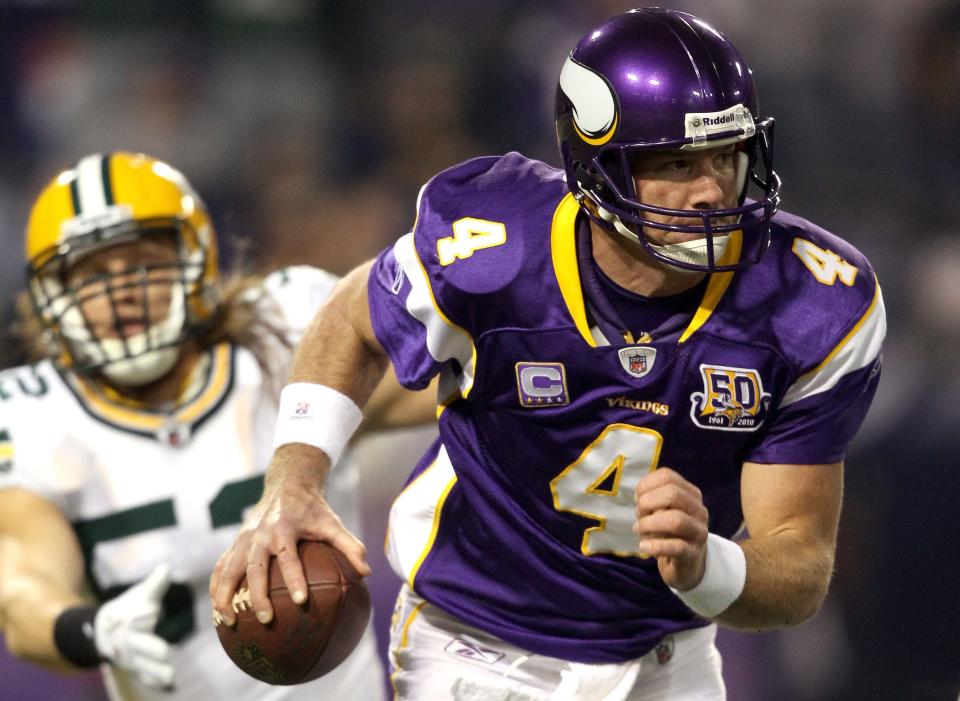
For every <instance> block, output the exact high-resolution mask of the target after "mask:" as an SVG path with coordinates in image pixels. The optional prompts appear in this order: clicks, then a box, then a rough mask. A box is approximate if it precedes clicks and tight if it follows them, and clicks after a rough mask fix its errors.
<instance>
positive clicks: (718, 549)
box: [670, 533, 747, 618]
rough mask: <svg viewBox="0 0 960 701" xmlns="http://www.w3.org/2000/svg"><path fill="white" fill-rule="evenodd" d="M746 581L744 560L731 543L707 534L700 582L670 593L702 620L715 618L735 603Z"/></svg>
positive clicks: (745, 560)
mask: <svg viewBox="0 0 960 701" xmlns="http://www.w3.org/2000/svg"><path fill="white" fill-rule="evenodd" d="M746 581H747V558H746V557H745V556H744V554H743V548H741V547H740V546H739V545H737V544H736V543H734V542H733V541H732V540H727V539H726V538H721V537H720V536H718V535H715V534H713V533H709V534H708V535H707V561H706V564H705V567H704V570H703V579H701V580H700V583H699V584H698V585H697V586H695V587H694V588H693V589H688V590H687V591H677V590H676V589H674V588H673V587H671V588H670V590H671V591H672V592H673V593H674V594H676V595H677V596H678V597H680V600H681V601H683V603H685V604H686V605H687V606H689V607H690V608H691V609H692V610H693V611H694V612H696V613H699V614H700V615H701V616H704V617H705V618H713V617H714V616H719V615H720V614H721V613H723V612H724V611H726V610H727V608H728V607H729V606H730V604H732V603H733V602H734V601H736V600H737V599H738V598H739V596H740V594H741V592H743V585H744V584H745V583H746Z"/></svg>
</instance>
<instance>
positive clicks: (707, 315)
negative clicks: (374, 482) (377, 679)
mask: <svg viewBox="0 0 960 701" xmlns="http://www.w3.org/2000/svg"><path fill="white" fill-rule="evenodd" d="M759 114H760V113H759V109H758V102H757V93H756V88H755V86H754V82H753V78H752V76H751V72H750V69H749V67H748V65H747V63H746V61H745V60H744V59H743V57H742V56H741V55H740V54H739V52H738V51H737V50H736V49H735V48H734V46H733V45H732V44H731V43H730V42H729V41H728V40H727V39H726V38H725V37H724V36H723V35H722V34H721V33H720V32H718V31H717V30H716V29H714V28H713V27H711V26H710V25H708V24H707V23H705V22H703V21H702V20H700V19H698V18H696V17H693V16H691V15H688V14H684V13H681V12H676V11H673V10H663V9H641V10H634V11H631V12H628V13H626V14H624V15H621V16H618V17H615V18H613V19H611V20H610V21H608V22H606V23H604V24H602V25H600V26H599V27H597V28H595V29H594V30H593V31H591V32H590V33H588V34H587V35H586V36H585V37H584V38H583V39H582V40H581V41H580V42H579V43H578V44H577V45H576V46H575V47H574V49H573V50H572V51H571V53H570V55H569V56H568V58H567V60H566V62H565V63H564V65H563V66H562V68H561V70H560V75H559V81H558V88H557V101H556V127H557V137H558V143H559V148H560V154H561V157H562V160H563V165H564V168H563V170H557V169H554V168H551V167H549V166H547V165H545V164H544V163H540V162H537V161H532V160H529V159H527V158H524V157H523V156H521V155H519V154H517V153H510V154H507V155H506V156H502V157H485V158H476V159H473V160H470V161H467V162H466V163H463V164H460V165H457V166H454V167H453V168H450V169H449V170H446V171H444V172H442V173H440V174H438V175H437V176H435V177H434V178H433V179H432V180H430V182H428V183H427V184H426V185H425V186H424V188H423V190H422V191H421V193H420V197H419V200H418V204H417V218H416V221H415V224H414V226H413V230H412V232H410V233H408V234H407V235H406V236H403V237H401V238H400V239H399V241H397V243H396V244H395V245H394V246H392V247H391V248H389V249H387V250H386V251H384V252H383V253H382V254H381V255H380V256H379V257H378V258H377V259H376V260H374V261H371V262H369V263H367V264H365V265H363V266H361V267H359V268H358V269H356V270H355V271H354V272H353V273H351V274H350V275H349V276H347V277H346V278H345V279H344V280H343V281H342V282H341V283H340V285H339V286H338V288H337V290H336V291H335V292H334V293H333V296H332V299H331V302H330V303H329V304H328V305H327V306H326V307H324V309H323V310H321V311H320V313H319V315H318V316H317V317H316V319H315V320H314V323H313V324H312V326H311V328H310V330H309V331H308V333H307V335H306V336H305V338H304V340H303V342H302V343H301V345H300V347H299V349H298V352H297V357H296V361H295V366H294V370H293V373H292V375H291V377H290V384H289V385H288V386H287V387H286V388H285V389H284V392H283V397H282V399H281V412H280V417H279V420H278V426H277V434H276V440H275V445H276V446H277V450H276V452H275V454H274V458H273V462H272V464H271V467H270V469H269V472H268V476H267V479H266V487H265V490H264V495H263V498H262V500H261V501H260V502H259V504H258V506H257V507H256V508H255V510H254V516H253V518H251V519H250V520H248V521H247V523H246V525H245V527H244V528H243V530H242V531H241V533H240V535H239V536H238V538H237V540H236V541H235V543H234V544H233V546H232V547H231V548H230V549H229V550H228V551H227V552H226V553H225V554H224V555H223V556H222V557H221V559H220V561H219V562H218V565H217V568H216V570H215V571H214V575H213V578H212V580H211V595H212V598H213V601H214V605H215V607H216V608H217V610H218V611H219V612H220V613H221V614H222V615H223V616H224V618H226V619H227V621H228V622H229V621H232V619H233V613H232V611H231V610H230V606H229V602H230V599H231V596H232V594H233V593H234V589H235V587H236V585H237V583H238V581H239V579H240V578H241V577H242V576H243V575H244V574H246V575H247V578H248V582H249V584H250V590H251V595H252V599H253V604H254V607H255V608H256V610H257V611H258V613H259V614H260V615H261V620H264V621H268V620H270V617H271V615H272V611H271V606H270V602H269V599H268V598H267V596H266V587H265V576H266V575H265V572H266V563H267V561H268V559H269V557H270V555H271V554H277V555H278V557H279V559H280V562H281V567H282V570H283V573H284V578H285V580H286V582H287V584H288V586H289V587H290V589H291V591H292V592H293V593H294V598H295V599H302V598H303V596H304V593H303V588H304V578H303V574H302V571H301V567H300V563H299V562H298V560H297V558H296V555H295V552H296V549H295V547H294V543H295V542H296V540H297V539H298V538H314V539H320V540H327V541H330V542H331V543H333V544H334V545H336V546H337V547H339V548H341V549H342V550H343V551H344V552H345V553H346V554H347V555H348V556H349V557H350V558H351V560H353V561H354V562H355V564H356V565H357V566H358V567H359V568H361V569H362V570H364V571H365V570H366V565H365V560H364V547H363V545H362V544H361V543H360V542H359V541H358V540H357V539H356V538H355V537H354V536H353V535H352V534H350V533H349V532H348V531H347V530H345V529H344V528H343V526H342V525H341V523H340V521H339V519H338V518H337V516H336V515H335V514H334V513H333V512H332V511H331V509H330V508H329V507H328V505H327V504H326V502H325V500H324V497H323V490H322V484H323V480H324V478H325V475H326V473H327V471H328V466H329V464H330V462H331V458H332V459H334V460H335V458H336V456H337V455H338V453H339V450H340V447H341V446H342V445H343V442H344V441H345V440H346V438H347V436H349V434H350V431H351V430H352V429H353V427H354V426H355V425H356V423H357V421H358V417H359V411H360V410H359V408H358V407H362V406H363V404H364V402H366V400H367V398H368V397H369V396H370V392H371V391H372V388H373V387H374V385H375V384H376V382H377V380H378V378H379V377H380V376H381V374H382V373H383V372H384V369H385V368H386V366H387V365H388V364H392V365H393V367H394V369H395V371H396V373H397V376H398V377H399V379H400V381H401V382H402V383H403V384H405V385H407V386H410V387H423V386H424V385H425V383H427V382H428V381H429V380H430V379H431V378H433V377H434V376H437V375H439V377H440V395H439V402H438V403H439V407H438V415H439V424H440V437H439V439H438V441H437V442H436V444H434V446H433V447H432V448H431V449H430V450H429V451H428V452H427V454H426V455H424V457H423V459H422V460H421V462H420V463H419V465H418V466H417V467H416V468H415V470H414V472H413V473H412V474H411V476H410V479H409V481H408V482H407V484H406V486H405V488H404V490H403V491H402V493H401V494H400V495H399V496H398V497H397V499H396V501H395V502H394V505H393V507H392V509H391V515H390V527H389V533H388V535H387V550H388V555H389V558H390V562H391V564H392V566H393V567H394V569H395V570H396V571H397V573H398V574H399V575H400V577H401V578H402V579H403V586H402V589H401V592H400V596H399V598H398V602H397V609H396V614H395V616H394V626H393V631H392V636H393V637H392V641H391V650H390V653H391V663H392V665H393V670H392V680H393V684H394V688H395V691H396V696H397V698H399V699H429V700H430V701H434V700H436V699H491V698H497V699H545V698H551V699H564V698H566V699H720V698H724V697H725V690H724V685H723V680H722V676H721V670H720V659H719V654H718V652H717V649H716V647H715V645H714V636H715V633H716V625H717V624H719V625H724V626H729V627H733V628H742V629H748V630H761V629H768V628H775V627H778V626H785V625H793V624H796V623H800V622H801V621H804V620H806V619H808V618H809V617H810V616H812V615H813V614H814V613H815V612H816V611H817V609H818V608H819V606H820V604H821V602H822V601H823V598H824V596H825V595H826V592H827V588H828V585H829V582H830V575H831V572H832V569H833V562H834V553H835V542H836V532H837V523H838V519H839V514H840V506H841V500H842V485H843V460H844V454H845V450H846V447H847V444H848V443H849V442H850V440H851V439H852V437H853V435H854V434H855V433H856V430H857V428H858V427H859V425H860V423H861V421H862V419H863V417H864V415H865V413H866V411H867V409H868V407H869V404H870V402H871V399H872V397H873V394H874V391H875V388H876V384H877V382H878V379H879V369H880V347H881V343H882V340H883V337H884V333H885V322H884V311H883V301H882V298H881V295H880V288H879V286H878V284H877V280H876V277H875V275H874V273H873V270H872V269H871V267H870V265H869V263H868V262H867V260H866V259H865V258H864V256H863V255H862V254H861V253H860V252H859V251H857V250H856V249H855V248H854V247H852V246H851V245H850V244H848V243H846V242H845V241H843V240H842V239H840V238H838V237H836V236H834V235H833V234H831V233H829V232H826V231H824V230H823V229H821V228H819V227H817V226H816V225H814V224H812V223H810V222H808V221H806V220H804V219H801V218H799V217H797V216H793V215H791V214H787V213H785V212H782V211H780V179H779V178H778V177H777V175H776V173H775V171H774V169H773V143H774V139H773V119H770V118H765V119H764V118H761V117H760V116H759Z"/></svg>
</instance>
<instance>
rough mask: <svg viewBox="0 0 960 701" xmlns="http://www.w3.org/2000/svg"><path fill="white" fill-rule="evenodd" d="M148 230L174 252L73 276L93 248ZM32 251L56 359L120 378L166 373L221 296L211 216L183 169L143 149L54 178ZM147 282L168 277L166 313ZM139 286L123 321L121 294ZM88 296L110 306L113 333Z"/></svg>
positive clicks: (29, 242) (36, 291) (36, 222)
mask: <svg viewBox="0 0 960 701" xmlns="http://www.w3.org/2000/svg"><path fill="white" fill-rule="evenodd" d="M147 237H156V238H158V239H159V238H161V237H168V238H169V239H170V240H172V242H173V244H174V246H175V249H176V259H175V260H173V261H169V262H168V261H163V262H160V263H157V262H151V261H150V260H145V261H142V262H137V264H136V265H134V267H132V268H128V269H125V270H117V269H115V267H114V268H110V269H107V268H106V267H104V268H103V269H101V270H98V271H97V273H96V274H95V275H91V276H86V277H78V276H77V275H73V274H71V271H72V270H74V269H75V268H74V266H76V264H77V262H78V261H82V260H89V258H88V256H90V255H91V254H94V253H96V254H101V252H104V251H106V249H108V248H109V247H111V246H116V245H119V244H123V243H129V242H131V241H139V240H142V239H145V238H147ZM103 255H104V256H107V257H109V255H110V253H109V251H106V252H105V253H103ZM26 257H27V265H28V271H27V274H28V280H29V290H30V295H31V297H32V300H33V305H34V309H35V312H36V314H37V316H38V318H39V320H40V322H41V323H42V325H43V327H44V330H45V332H46V333H47V335H48V336H49V338H50V340H51V341H53V342H54V343H55V345H56V348H57V352H58V353H59V359H60V362H61V363H62V364H63V365H65V366H66V367H70V368H72V369H74V370H77V371H79V372H91V371H97V372H100V373H102V374H104V375H105V376H106V377H107V378H108V379H110V380H112V381H114V382H117V383H118V384H124V385H133V386H137V385H143V384H146V383H148V382H152V381H153V380H155V379H158V378H159V377H161V376H163V375H164V374H165V373H166V372H168V371H169V370H170V369H171V368H172V367H173V365H174V363H175V362H176V360H177V357H178V356H179V348H178V346H179V345H180V344H181V343H183V342H184V341H186V340H187V339H189V338H191V337H193V336H195V335H196V334H197V333H199V332H200V331H201V330H202V329H203V328H204V324H205V323H206V322H207V321H208V320H209V319H210V318H211V315H212V314H213V312H214V310H215V309H216V306H217V303H218V291H217V284H216V283H217V255H216V234H215V232H214V228H213V223H212V222H211V219H210V216H209V214H208V213H207V210H206V208H205V206H204V204H203V202H202V201H201V200H200V198H199V197H198V196H197V194H196V192H195V191H194V190H193V188H192V187H191V186H190V183H189V182H188V181H187V179H186V178H185V177H184V176H183V175H182V174H181V173H180V172H179V171H178V170H176V169H174V168H172V167H171V166H169V165H167V164H166V163H164V162H162V161H159V160H157V159H155V158H152V157H150V156H147V155H144V154H137V153H125V152H115V153H98V154H93V155H90V156H87V157H85V158H82V159H81V160H80V161H79V162H78V163H77V164H76V165H75V166H74V167H73V168H71V169H69V170H65V171H64V172H62V173H60V175H58V176H57V177H56V178H54V179H53V181H52V182H50V183H49V184H48V185H47V186H46V187H45V188H44V189H43V191H42V192H41V193H40V195H39V197H37V200H36V202H35V203H34V205H33V209H32V211H31V212H30V219H29V222H28V224H27V231H26ZM135 262H136V261H135ZM150 285H163V286H164V291H163V293H164V295H165V296H166V297H168V298H169V303H168V305H167V307H168V310H167V313H166V314H165V318H163V319H157V318H156V316H157V312H156V310H154V311H153V312H151V310H150V309H149V308H148V307H149V304H148V302H147V299H148V296H147V295H146V294H145V292H146V291H147V289H148V286H150ZM154 290H156V288H154ZM134 291H136V292H137V293H138V296H139V298H141V299H142V302H140V306H141V307H142V309H141V311H140V312H138V313H134V317H135V318H134V319H133V320H131V318H130V312H129V311H127V312H124V315H125V318H123V319H121V318H120V315H119V313H118V312H117V309H118V304H117V302H116V298H117V296H118V295H122V294H124V293H127V294H130V295H132V294H133V293H134ZM98 296H100V297H99V299H94V298H96V297H98ZM91 300H94V301H95V302H106V303H107V304H109V308H111V309H112V310H113V321H112V324H111V325H110V332H109V333H106V334H104V333H103V332H102V328H103V324H102V323H98V324H95V323H92V320H91V319H90V318H89V315H88V313H87V312H86V311H85V309H86V308H87V307H88V306H90V304H91ZM101 308H103V306H101ZM138 315H139V316H138ZM98 329H100V331H98ZM130 329H135V331H129V330H130Z"/></svg>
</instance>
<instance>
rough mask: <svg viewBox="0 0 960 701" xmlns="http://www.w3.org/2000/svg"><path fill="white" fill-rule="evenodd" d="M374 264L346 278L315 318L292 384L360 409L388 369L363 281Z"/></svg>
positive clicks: (301, 348) (302, 343)
mask: <svg viewBox="0 0 960 701" xmlns="http://www.w3.org/2000/svg"><path fill="white" fill-rule="evenodd" d="M372 265H373V262H372V261H369V262H367V263H364V264H363V265H361V266H359V267H357V268H355V269H354V270H353V271H352V272H350V273H349V274H348V275H347V276H346V277H344V278H343V280H341V281H340V283H339V284H338V285H337V287H336V288H335V289H334V291H333V293H332V294H331V295H330V298H329V299H328V300H327V302H326V303H325V304H324V305H323V307H322V308H321V309H320V311H319V312H318V313H317V315H316V317H315V318H314V320H313V322H312V323H311V324H310V327H309V328H308V329H307V332H306V333H305V334H304V337H303V339H302V340H301V341H300V344H299V346H298V347H297V352H296V355H295V356H294V360H293V370H292V371H291V373H290V381H291V382H313V383H317V384H323V385H326V386H328V387H332V388H333V389H335V390H337V391H339V392H342V393H343V394H345V395H347V396H348V397H350V399H352V400H353V401H354V402H355V403H356V404H357V406H359V407H361V408H362V407H363V406H364V405H365V404H366V403H367V401H368V400H369V399H370V396H371V395H372V394H373V391H374V389H375V388H376V386H377V384H378V383H379V382H380V379H381V378H382V377H383V375H384V372H385V371H386V369H387V364H388V361H387V356H386V353H385V352H384V350H383V348H382V347H381V346H380V343H379V342H378V341H377V338H376V335H375V334H374V332H373V325H372V322H371V321H370V308H369V302H368V299H367V278H368V277H369V275H370V268H371V267H372Z"/></svg>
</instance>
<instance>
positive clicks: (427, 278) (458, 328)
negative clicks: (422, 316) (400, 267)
mask: <svg viewBox="0 0 960 701" xmlns="http://www.w3.org/2000/svg"><path fill="white" fill-rule="evenodd" d="M412 243H413V255H414V257H415V258H416V259H417V265H418V266H420V272H421V273H423V280H424V282H425V283H426V287H427V292H428V293H429V294H430V304H432V305H433V308H434V310H435V311H436V312H437V315H438V316H439V317H440V318H441V319H442V320H443V323H445V324H446V325H447V326H449V327H450V328H451V329H453V330H454V331H458V332H460V333H462V334H463V335H464V336H466V337H467V340H468V341H469V342H470V365H471V366H472V372H471V375H470V384H468V385H467V387H466V389H464V390H463V391H462V392H461V395H462V396H463V397H464V398H466V397H467V396H468V395H469V394H470V390H472V389H473V381H474V379H475V378H476V377H477V346H476V344H474V342H473V336H471V335H470V334H469V333H467V331H466V329H464V328H463V327H461V326H458V325H457V324H455V323H453V322H452V321H451V320H450V317H448V316H447V315H446V314H444V313H443V310H442V309H440V305H439V304H437V298H436V297H435V296H434V294H433V286H432V285H431V284H430V275H429V274H428V273H427V269H426V267H425V266H424V265H423V261H422V260H420V252H419V251H418V250H417V230H416V225H414V230H413V242H412ZM440 412H442V409H438V412H437V417H438V418H439V416H440Z"/></svg>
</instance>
